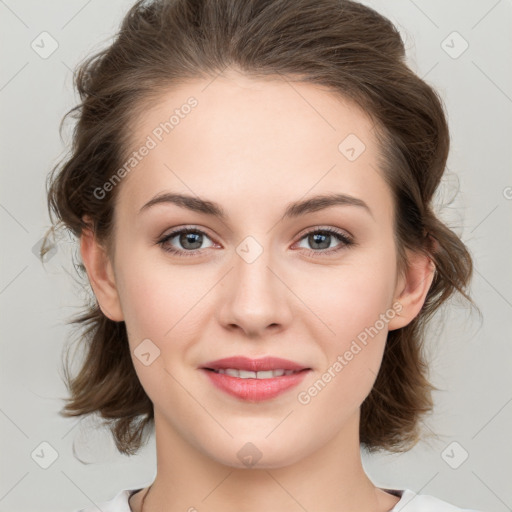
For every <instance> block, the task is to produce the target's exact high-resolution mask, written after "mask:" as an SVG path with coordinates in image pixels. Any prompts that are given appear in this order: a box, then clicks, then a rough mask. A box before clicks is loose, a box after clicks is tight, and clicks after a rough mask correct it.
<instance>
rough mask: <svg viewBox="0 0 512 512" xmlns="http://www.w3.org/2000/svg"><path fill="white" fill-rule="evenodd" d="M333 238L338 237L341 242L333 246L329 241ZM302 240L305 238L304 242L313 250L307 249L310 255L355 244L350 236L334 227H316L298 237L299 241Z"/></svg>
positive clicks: (339, 249)
mask: <svg viewBox="0 0 512 512" xmlns="http://www.w3.org/2000/svg"><path fill="white" fill-rule="evenodd" d="M335 239H338V241H339V242H341V243H339V244H338V246H336V247H334V248H333V247H332V246H331V242H333V240H335ZM302 240H306V242H307V243H308V244H310V245H311V246H312V247H313V250H308V251H307V252H308V254H309V255H311V256H325V255H330V254H333V253H337V252H339V251H341V250H343V249H346V248H348V247H350V246H352V245H355V242H354V240H353V239H352V237H350V236H349V235H347V234H345V233H343V232H342V231H339V230H337V229H334V228H321V229H319V228H316V229H314V230H311V231H309V232H308V233H306V234H305V235H304V236H303V237H302V238H301V239H300V241H302ZM325 249H327V250H325Z"/></svg>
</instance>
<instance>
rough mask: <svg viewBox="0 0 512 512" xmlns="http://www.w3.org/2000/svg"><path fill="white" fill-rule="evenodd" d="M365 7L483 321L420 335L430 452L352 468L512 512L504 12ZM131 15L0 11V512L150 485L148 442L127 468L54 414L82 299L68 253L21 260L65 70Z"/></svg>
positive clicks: (40, 225) (67, 102)
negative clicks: (389, 49) (434, 116)
mask: <svg viewBox="0 0 512 512" xmlns="http://www.w3.org/2000/svg"><path fill="white" fill-rule="evenodd" d="M364 3H366V4H368V5H371V6H372V7H374V8H375V9H377V10H378V11H380V12H382V13H383V14H384V15H386V16H388V17H389V18H391V20H392V21H393V22H394V23H395V24H396V25H397V26H398V28H399V29H400V31H401V33H402V34H403V37H404V39H405V42H406V46H407V52H408V58H409V62H410V64H411V66H412V67H413V69H414V70H415V71H416V72H417V73H418V74H419V75H420V76H422V77H423V78H424V79H425V80H426V81H428V82H429V83H430V84H432V85H434V86H435V87H436V88H437V90H438V91H439V93H440V94H441V96H442V98H443V100H444V102H445V104H446V107H447V111H448V116H449V123H450V127H451V136H452V149H451V154H450V158H449V161H448V171H447V174H446V179H445V180H444V182H443V186H442V189H441V191H440V193H439V195H438V203H439V208H440V214H441V215H442V217H443V218H444V219H446V220H447V221H448V222H449V223H450V225H451V226H452V227H453V228H454V229H455V231H456V232H457V233H459V234H460V235H461V236H462V238H463V240H464V241H465V242H466V243H467V244H468V246H469V247H470V250H471V251H472V254H473V256H474V258H475V263H476V270H475V278H474V281H473V284H472V294H473V296H474V298H475V300H476V302H477V304H478V306H479V307H480V309H481V312H482V319H480V318H479V317H478V315H477V314H476V313H471V312H470V311H469V310H468V308H467V306H466V305H464V303H463V302H456V303H454V305H453V306H452V307H451V309H448V310H446V312H445V313H444V315H443V316H440V317H439V318H438V321H437V323H436V325H433V326H432V328H431V330H430V333H431V336H430V337H431V340H430V344H429V351H430V354H431V357H432V360H433V363H432V380H433V382H434V384H435V385H436V386H437V387H439V388H441V391H439V392H436V393H435V396H434V398H435V402H436V409H435V413H434V414H433V415H432V416H431V417H430V418H429V419H428V420H427V421H426V423H425V429H426V430H427V431H428V429H431V430H432V431H435V432H436V433H438V434H439V435H440V436H441V440H439V441H430V442H428V443H427V442H422V443H420V444H418V445H417V446H416V447H415V448H414V449H413V450H411V451H410V452H408V453H406V454H402V455H388V454H381V455H375V456H372V457H368V456H364V464H365V468H366V469H367V471H368V473H369V475H370V477H371V478H372V479H373V481H374V482H375V483H376V484H377V485H380V486H383V487H386V486H387V487H391V488H405V487H408V488H410V489H413V490H414V491H416V492H421V493H424V494H432V495H435V496H437V497H439V498H442V499H444V500H447V501H450V502H453V503H454V504H456V505H458V506H461V507H471V508H477V509H480V510H482V511H493V512H502V511H506V510H512V486H511V485H510V482H511V481H512V471H511V459H512V441H511V436H510V430H511V425H512V403H511V402H512V385H511V384H512V376H511V373H512V372H510V367H511V359H512V358H511V354H512V343H511V339H512V337H511V334H512V320H511V317H512V291H511V290H512V271H511V264H510V261H511V254H512V237H511V232H512V215H511V210H512V199H511V198H512V188H511V187H512V174H511V170H510V163H511V153H512V149H511V148H512V144H511V142H510V141H511V139H510V136H511V133H512V116H511V114H512V99H511V97H512V84H511V81H512V80H511V78H512V72H511V71H512V59H511V58H510V48H512V4H511V2H510V0H508V1H507V0H499V1H497V0H480V1H476V0H473V1H467V0H452V1H450V2H446V1H442V0H428V1H427V0H415V1H413V0H395V1H393V2H386V3H385V4H384V2H382V1H380V2H378V1H368V0H367V1H365V2H364ZM131 4H132V2H131V0H130V1H128V0H111V1H109V2H100V1H99V0H89V1H84V0H66V1H64V0H52V1H49V0H48V1H46V2H40V1H36V0H18V1H14V0H0V39H1V40H0V43H1V46H0V48H1V51H2V54H1V62H2V66H1V70H0V107H1V116H2V123H1V125H0V130H1V133H0V144H1V151H2V153H1V154H2V159H1V162H2V168H1V172H2V176H1V188H0V225H1V233H2V252H1V267H0V311H1V334H2V337H1V343H0V350H1V358H0V361H1V370H2V371H1V376H0V378H1V381H0V382H1V385H0V393H1V395H0V432H1V436H0V453H1V454H2V456H1V479H0V512H7V511H9V512H22V511H33V510H38V511H41V512H46V511H48V512H49V511H52V512H56V511H72V510H76V509H78V508H81V507H86V506H90V505H92V504H93V503H99V502H101V501H105V500H108V499H110V498H112V497H113V496H114V495H115V494H116V493H117V492H118V491H119V490H121V489H125V488H136V487H143V486H145V485H148V484H149V483H150V482H151V481H152V480H153V478H154V476H155V471H156V469H155V467H156V466H155V464H156V458H155V445H154V440H153V439H152V440H151V442H150V443H149V444H148V446H147V447H146V448H144V449H143V450H142V451H141V452H140V454H139V455H137V456H134V457H126V456H121V455H119V454H118V453H117V452H116V450H115V447H114V444H113V442H112V440H111V438H110V437H109V434H108V433H107V432H106V431H101V430H98V429H95V428H94V425H93V424H92V423H91V420H89V419H83V420H81V421H80V420H77V419H64V418H61V417H60V416H59V415H58V414H57V412H58V411H59V409H60V408H61V406H62V401H61V398H62V397H63V396H65V394H66V390H65V387H64V385H63V383H62V381H61V378H60V375H59V368H60V364H61V352H62V349H63V347H64V343H65V341H66V339H67V337H68V336H69V334H70V328H69V327H68V326H67V325H66V321H67V320H68V319H69V316H70V315H72V314H75V313H77V312H78V311H79V307H80V305H81V301H82V299H83V297H84V292H83V291H82V290H81V289H80V288H79V286H78V284H77V283H75V282H74V281H73V279H72V278H71V277H70V275H68V272H69V273H71V274H74V269H73V266H72V264H71V255H72V253H73V245H72V244H70V243H69V241H66V240H63V241H62V242H61V243H60V244H59V246H58V251H57V253H56V254H55V255H54V256H53V257H52V258H51V259H50V260H48V262H47V263H46V265H45V266H43V265H42V263H41V262H40V261H38V259H37V258H36V257H35V256H34V254H33V248H34V246H37V243H38V242H39V241H40V239H41V237H42V236H43V234H44V232H45V230H46V229H47V228H48V227H49V225H50V224H49V219H48V216H47V210H46V197H45V180H46V176H47V173H48V172H49V170H50V169H51V168H52V167H53V165H54V164H55V163H56V162H57V161H58V160H59V159H60V158H61V157H62V156H63V155H64V154H65V152H66V151H67V148H66V146H65V143H68V142H69V140H70V139H69V134H70V128H67V129H66V130H64V135H65V141H64V143H63V142H62V141H61V140H60V138H59V134H58V126H59V122H60V120H61V118H62V116H63V115H64V113H65V112H66V111H67V110H68V109H69V108H71V107H72V106H74V105H75V102H76V101H77V97H75V94H74V92H73V91H72V85H71V84H72V82H71V80H72V70H73V69H74V67H75V65H76V64H77V63H78V61H79V60H81V59H82V58H84V57H85V56H87V55H89V54H91V53H92V52H94V51H96V50H98V49H100V48H102V47H103V46H104V45H105V44H108V42H109V41H110V39H111V37H112V36H113V34H114V33H115V31H116V30H117V27H118V24H119V22H120V21H121V18H122V16H123V14H124V13H125V12H126V10H127V9H128V7H129V6H130V5H131ZM43 31H47V32H48V33H49V34H51V37H52V38H53V39H54V40H55V41H56V42H57V44H58V48H57V49H56V50H55V51H54V53H52V54H51V55H50V56H48V57H47V58H42V57H41V56H40V54H38V53H36V51H35V50H34V49H33V48H32V47H31V43H32V42H33V41H35V43H34V44H37V43H38V44H39V45H40V47H41V46H42V43H41V37H45V36H40V34H41V32H43ZM454 31H457V32H458V33H459V34H460V36H461V37H462V38H463V39H464V40H465V41H467V43H468V44H469V46H468V48H467V50H466V51H465V52H464V53H462V54H461V55H457V58H454V56H455V55H456V54H457V53H458V52H459V51H460V50H461V49H462V48H463V46H462V45H463V44H464V43H463V40H462V39H461V38H460V37H459V36H457V35H453V34H452V33H453V32H454ZM46 37H47V36H46ZM45 41H46V42H45V48H46V49H49V48H50V39H46V40H45ZM443 41H445V42H444V43H443ZM40 51H42V50H40ZM447 52H448V53H447ZM450 52H451V55H450V54H449V53H450ZM68 126H70V125H68ZM441 320H443V322H444V323H442V322H441ZM42 442H46V443H49V445H51V447H52V448H53V450H55V454H56V455H57V458H56V460H55V461H54V462H53V463H52V464H51V465H49V467H48V468H47V469H44V468H43V467H41V464H43V465H44V464H45V463H46V464H48V463H49V462H50V461H51V459H50V457H51V453H52V448H50V447H48V446H47V445H43V446H40V445H41V443H42ZM452 443H457V444H452ZM37 454H39V456H37ZM466 454H467V459H466V460H465V461H464V462H462V463H461V461H462V460H463V459H464V457H465V456H466ZM455 466H457V467H456V468H455Z"/></svg>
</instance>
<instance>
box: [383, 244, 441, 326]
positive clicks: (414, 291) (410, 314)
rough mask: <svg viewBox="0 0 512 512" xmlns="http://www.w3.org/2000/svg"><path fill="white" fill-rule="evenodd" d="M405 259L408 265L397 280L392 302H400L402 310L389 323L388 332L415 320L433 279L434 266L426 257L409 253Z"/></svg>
mask: <svg viewBox="0 0 512 512" xmlns="http://www.w3.org/2000/svg"><path fill="white" fill-rule="evenodd" d="M407 258H408V265H407V268H406V270H405V272H404V275H401V276H400V277H399V278H398V279H397V285H396V288H395V298H394V302H395V301H398V302H400V304H401V305H402V309H401V310H400V314H399V315H396V316H395V317H394V318H393V319H391V320H390V321H389V323H388V327H389V330H390V331H392V330H393V329H400V328H401V327H404V326H406V325H407V324H409V323H410V322H412V320H414V318H416V316H417V315H418V313H419V312H420V310H421V308H422V307H423V304H424V303H425V299H426V297H427V293H428V291H429V289H430V286H431V285H432V280H433V279H434V273H435V266H434V264H433V262H432V260H431V259H430V258H429V257H428V256H427V255H425V254H422V253H420V252H409V253H408V254H407Z"/></svg>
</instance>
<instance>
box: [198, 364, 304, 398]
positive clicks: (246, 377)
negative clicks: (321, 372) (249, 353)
mask: <svg viewBox="0 0 512 512" xmlns="http://www.w3.org/2000/svg"><path fill="white" fill-rule="evenodd" d="M199 369H200V370H202V371H203V373H204V374H206V376H207V377H208V378H209V381H210V382H211V383H213V384H214V386H215V387H216V388H217V389H219V390H221V391H224V392H225V393H227V394H229V395H231V396H234V397H236V398H239V399H242V400H245V401H251V402H259V401H262V400H270V399H272V398H274V397H276V396H278V395H280V394H282V393H284V392H285V391H287V390H289V389H291V388H293V387H295V386H297V385H298V384H299V383H300V382H301V381H302V380H303V378H304V377H305V375H306V374H307V373H308V372H310V371H311V370H312V368H310V367H306V366H304V365H301V364H299V363H296V362H294V361H290V360H288V359H282V358H276V357H264V358H260V359H249V358H246V357H240V356H235V357H229V358H224V359H218V360H216V361H211V362H209V363H206V364H205V365H204V366H202V367H200V368H199Z"/></svg>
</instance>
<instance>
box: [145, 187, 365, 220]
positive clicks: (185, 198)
mask: <svg viewBox="0 0 512 512" xmlns="http://www.w3.org/2000/svg"><path fill="white" fill-rule="evenodd" d="M162 203H164V204H165V203H170V204H175V205H177V206H180V207H181V208H186V209H188V210H191V211H193V212H197V213H203V214H205V215H211V216H213V217H217V218H219V219H220V220H222V221H226V220H227V217H228V216H227V214H226V212H225V211H224V209H223V208H222V207H221V206H220V205H219V204H217V203H215V202H213V201H208V200H205V199H201V198H199V197H194V196H189V195H186V194H175V193H170V192H164V193H161V194H158V195H156V196H155V197H153V199H151V200H150V201H148V202H147V203H146V204H145V205H144V206H142V208H141V209H140V210H139V213H142V212H143V211H146V210H148V209H149V208H150V207H152V206H154V205H157V204H162ZM332 206H358V207H360V208H362V209H363V210H364V211H366V212H367V213H369V214H370V216H371V217H372V218H373V214H372V211H371V210H370V207H369V206H368V205H367V204H366V203H365V202H364V201H363V200H362V199H359V198H357V197H354V196H351V195H348V194H324V195H317V196H314V197H311V198H309V199H305V200H302V201H296V202H293V203H289V204H288V205H287V207H286V210H285V212H284V214H283V219H285V218H296V217H299V216H301V215H305V214H306V213H313V212H317V211H320V210H324V209H326V208H330V207H332Z"/></svg>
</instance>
